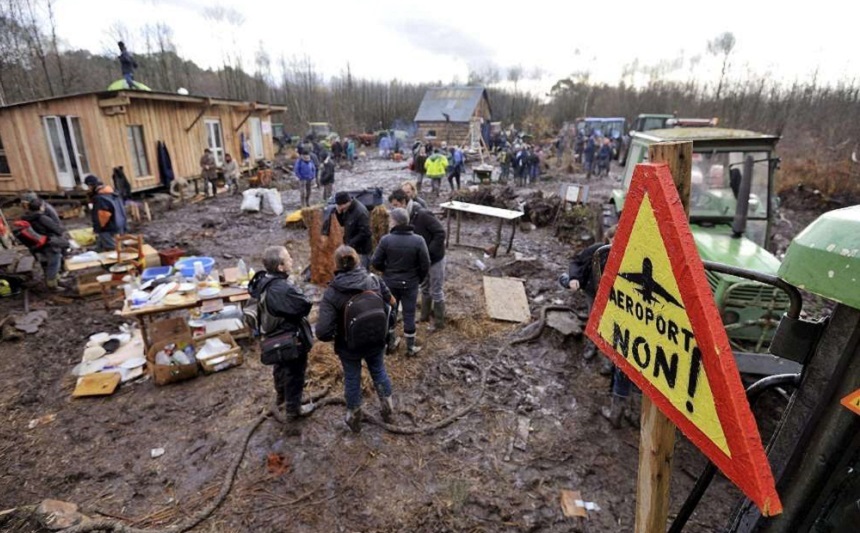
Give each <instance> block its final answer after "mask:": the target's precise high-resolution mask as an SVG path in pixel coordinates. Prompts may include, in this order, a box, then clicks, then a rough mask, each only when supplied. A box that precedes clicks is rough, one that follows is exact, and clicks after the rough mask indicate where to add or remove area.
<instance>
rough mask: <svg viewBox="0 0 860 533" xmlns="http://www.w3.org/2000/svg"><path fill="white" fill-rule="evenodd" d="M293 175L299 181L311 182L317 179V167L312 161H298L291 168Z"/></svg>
mask: <svg viewBox="0 0 860 533" xmlns="http://www.w3.org/2000/svg"><path fill="white" fill-rule="evenodd" d="M293 173H294V174H295V175H296V177H297V178H299V181H312V180H314V179H315V178H316V177H317V167H316V165H314V162H313V161H312V160H308V161H305V160H304V159H299V160H298V161H296V164H295V165H294V166H293Z"/></svg>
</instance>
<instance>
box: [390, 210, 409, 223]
mask: <svg viewBox="0 0 860 533" xmlns="http://www.w3.org/2000/svg"><path fill="white" fill-rule="evenodd" d="M388 216H390V217H391V221H392V222H394V225H395V226H402V225H404V224H409V214H408V213H407V212H406V210H405V209H403V208H402V207H395V208H394V209H392V210H391V212H390V213H388Z"/></svg>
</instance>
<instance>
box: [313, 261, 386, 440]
mask: <svg viewBox="0 0 860 533" xmlns="http://www.w3.org/2000/svg"><path fill="white" fill-rule="evenodd" d="M334 261H335V274H334V279H333V280H332V281H331V283H329V286H328V288H327V289H326V291H325V293H323V297H322V300H321V301H320V307H319V317H318V318H317V323H316V325H315V328H314V329H315V330H316V336H317V338H318V339H319V340H321V341H324V342H328V341H332V340H333V341H334V352H335V353H336V354H337V356H338V357H339V358H340V362H341V365H342V366H343V387H344V397H345V399H346V409H347V411H346V424H347V426H349V428H350V429H351V430H352V431H353V432H355V433H358V432H359V431H361V361H362V360H364V361H365V363H367V369H368V370H369V371H370V377H371V378H372V379H373V386H374V388H375V389H376V394H377V396H378V397H379V402H380V404H381V406H382V409H381V413H380V414H381V415H382V419H383V420H384V421H385V422H387V423H391V422H392V417H393V415H394V402H393V401H392V399H391V380H390V379H389V378H388V373H387V372H386V371H385V361H384V358H383V351H384V350H385V342H386V339H385V338H384V337H381V338H380V339H379V346H378V348H372V349H369V350H367V351H364V352H361V353H356V352H354V351H351V350H350V349H349V347H348V345H347V342H346V331H345V328H344V327H343V323H344V308H345V307H346V304H347V303H348V302H349V300H350V299H351V298H352V297H353V296H355V295H357V294H360V293H362V292H364V291H373V292H375V293H377V294H378V295H379V297H380V298H382V301H383V302H386V303H387V304H389V305H390V304H392V303H393V300H392V297H391V292H390V291H389V290H388V287H386V285H385V283H384V282H383V281H382V280H380V279H379V278H377V277H376V276H374V275H372V274H368V273H367V270H365V269H364V268H363V267H362V266H361V263H360V259H359V257H358V253H357V252H356V251H355V249H353V248H352V247H350V246H345V245H343V246H340V247H338V249H337V250H335V252H334Z"/></svg>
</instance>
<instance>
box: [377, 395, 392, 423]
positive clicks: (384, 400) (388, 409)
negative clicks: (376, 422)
mask: <svg viewBox="0 0 860 533" xmlns="http://www.w3.org/2000/svg"><path fill="white" fill-rule="evenodd" d="M377 396H379V407H380V410H379V414H380V416H382V421H383V422H385V423H386V424H391V423H392V422H393V421H394V400H392V399H391V395H390V394H389V395H388V396H384V395H383V394H382V393H381V392H377Z"/></svg>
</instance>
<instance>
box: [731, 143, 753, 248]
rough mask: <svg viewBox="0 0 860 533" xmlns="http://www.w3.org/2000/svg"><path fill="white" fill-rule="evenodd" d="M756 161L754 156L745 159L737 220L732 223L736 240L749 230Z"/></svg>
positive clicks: (739, 188) (738, 198) (739, 190)
mask: <svg viewBox="0 0 860 533" xmlns="http://www.w3.org/2000/svg"><path fill="white" fill-rule="evenodd" d="M754 164H755V161H754V160H753V157H752V155H748V156H746V158H745V159H744V170H743V175H742V176H741V183H740V186H739V187H738V196H737V201H738V203H737V209H736V210H735V220H734V221H733V222H732V234H733V236H734V237H735V238H739V237H742V236H743V234H744V232H745V231H746V229H747V217H748V216H749V206H750V189H752V175H753V165H754Z"/></svg>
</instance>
